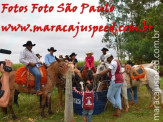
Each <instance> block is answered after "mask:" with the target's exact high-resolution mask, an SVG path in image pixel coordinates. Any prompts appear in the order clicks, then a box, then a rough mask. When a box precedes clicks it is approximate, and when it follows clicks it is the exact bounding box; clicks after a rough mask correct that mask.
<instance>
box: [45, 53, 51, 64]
mask: <svg viewBox="0 0 163 122" xmlns="http://www.w3.org/2000/svg"><path fill="white" fill-rule="evenodd" d="M45 64H46V65H47V66H49V65H50V62H49V60H48V55H46V56H45Z"/></svg>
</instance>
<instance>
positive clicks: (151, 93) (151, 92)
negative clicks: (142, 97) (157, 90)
mask: <svg viewBox="0 0 163 122" xmlns="http://www.w3.org/2000/svg"><path fill="white" fill-rule="evenodd" d="M146 87H147V89H148V91H149V93H150V95H151V97H152V104H151V105H150V108H153V107H154V94H153V91H152V88H150V87H149V85H148V84H147V85H146Z"/></svg>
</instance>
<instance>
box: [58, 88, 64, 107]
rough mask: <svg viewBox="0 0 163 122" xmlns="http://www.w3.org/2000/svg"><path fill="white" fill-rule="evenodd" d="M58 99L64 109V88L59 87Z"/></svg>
mask: <svg viewBox="0 0 163 122" xmlns="http://www.w3.org/2000/svg"><path fill="white" fill-rule="evenodd" d="M58 98H59V105H60V106H61V107H62V106H63V102H62V87H61V86H59V87H58Z"/></svg>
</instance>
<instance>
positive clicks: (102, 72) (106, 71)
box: [93, 68, 111, 77]
mask: <svg viewBox="0 0 163 122" xmlns="http://www.w3.org/2000/svg"><path fill="white" fill-rule="evenodd" d="M110 71H111V69H110V68H108V69H105V70H104V71H101V72H99V73H95V74H93V76H94V77H96V76H97V75H104V74H106V73H108V72H110Z"/></svg>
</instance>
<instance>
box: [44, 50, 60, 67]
mask: <svg viewBox="0 0 163 122" xmlns="http://www.w3.org/2000/svg"><path fill="white" fill-rule="evenodd" d="M48 51H49V52H50V53H49V54H46V56H45V65H46V66H47V67H48V66H49V65H50V64H51V63H53V62H56V61H57V60H58V59H57V57H56V56H54V52H56V51H57V50H56V49H54V47H51V48H50V49H48Z"/></svg>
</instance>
